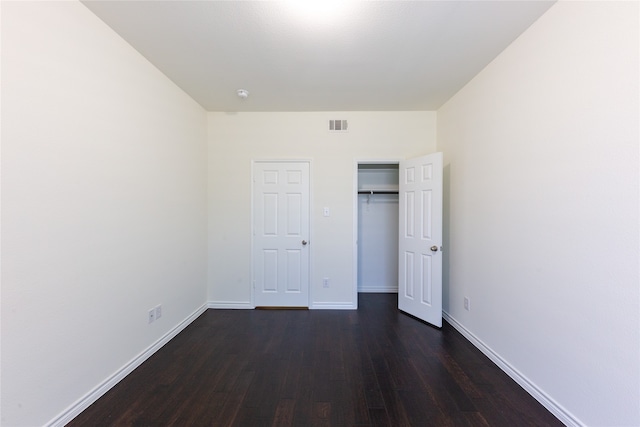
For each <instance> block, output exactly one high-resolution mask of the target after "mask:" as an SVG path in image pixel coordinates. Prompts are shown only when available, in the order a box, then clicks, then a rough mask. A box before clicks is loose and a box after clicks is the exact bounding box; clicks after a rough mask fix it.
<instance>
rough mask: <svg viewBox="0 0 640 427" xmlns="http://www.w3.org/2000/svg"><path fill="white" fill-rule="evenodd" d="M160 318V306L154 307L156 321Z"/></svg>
mask: <svg viewBox="0 0 640 427" xmlns="http://www.w3.org/2000/svg"><path fill="white" fill-rule="evenodd" d="M161 317H162V304H158V305H157V306H156V320H158V319H159V318H161Z"/></svg>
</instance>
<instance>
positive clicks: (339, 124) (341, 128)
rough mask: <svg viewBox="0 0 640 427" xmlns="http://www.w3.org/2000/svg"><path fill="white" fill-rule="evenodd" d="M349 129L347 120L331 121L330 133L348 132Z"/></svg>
mask: <svg viewBox="0 0 640 427" xmlns="http://www.w3.org/2000/svg"><path fill="white" fill-rule="evenodd" d="M348 128H349V124H348V123H347V121H346V120H329V132H346V131H347V129H348Z"/></svg>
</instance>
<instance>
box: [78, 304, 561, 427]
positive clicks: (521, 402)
mask: <svg viewBox="0 0 640 427" xmlns="http://www.w3.org/2000/svg"><path fill="white" fill-rule="evenodd" d="M396 301H397V295H395V294H360V300H359V307H360V308H359V309H358V310H357V311H355V310H354V311H333V310H331V311H329V310H327V311H325V310H309V311H306V310H208V311H207V312H205V313H204V314H203V315H202V316H200V317H199V318H198V319H197V320H196V321H195V322H193V323H192V324H191V325H190V326H189V327H187V328H186V329H185V330H184V331H183V332H182V333H180V334H179V335H178V336H177V337H175V338H174V339H173V340H172V341H171V342H169V343H168V344H167V345H165V346H164V347H163V348H162V349H160V350H159V351H158V352H157V353H156V354H154V355H153V356H152V357H151V358H149V360H147V361H146V362H145V363H144V364H142V365H141V366H140V367H138V368H137V369H136V370H135V371H134V372H132V373H131V374H130V375H129V376H127V377H126V378H125V379H123V380H122V381H121V382H120V383H119V384H117V385H116V386H115V387H114V388H113V389H111V390H110V391H109V392H108V393H106V394H105V395H104V396H103V397H102V398H100V399H99V400H98V401H97V402H95V403H94V404H93V405H91V406H90V407H89V408H88V409H87V410H85V411H84V412H83V413H82V414H80V415H79V416H78V417H76V418H75V419H74V420H73V421H72V422H71V423H70V424H69V426H169V425H175V426H289V425H292V426H394V427H395V426H561V425H562V423H561V422H560V421H558V420H557V419H556V418H555V417H554V416H553V415H552V414H551V413H549V412H548V411H547V410H546V409H545V408H544V407H542V406H541V405H540V404H539V403H538V402H537V401H536V400H535V399H533V398H532V397H531V396H530V395H529V394H527V393H526V392H525V391H524V390H523V389H522V388H521V387H520V386H518V385H517V384H516V383H515V382H514V381H513V380H511V379H510V378H509V377H508V376H507V375H506V374H504V373H503V372H502V371H500V369H498V368H497V367H496V366H495V365H494V364H493V363H492V362H491V361H490V360H489V359H488V358H487V357H485V356H484V355H483V354H482V353H480V351H478V350H477V349H476V348H475V347H473V346H472V345H471V344H470V343H469V342H468V341H467V340H466V339H465V338H464V337H462V336H461V335H460V334H459V333H458V332H457V331H456V330H454V329H453V328H452V327H451V326H450V325H448V324H447V323H445V324H444V326H443V328H442V329H436V328H433V327H430V326H428V325H426V324H424V323H422V322H420V321H418V320H416V319H414V318H412V317H409V316H406V315H404V314H402V313H400V312H398V310H397V307H396Z"/></svg>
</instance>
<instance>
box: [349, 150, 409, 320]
mask: <svg viewBox="0 0 640 427" xmlns="http://www.w3.org/2000/svg"><path fill="white" fill-rule="evenodd" d="M401 160H403V159H399V158H397V157H396V158H392V159H354V162H353V191H352V194H353V255H352V256H353V284H352V289H351V292H352V293H351V295H352V299H353V308H354V309H356V310H357V309H358V166H359V165H400V161H401Z"/></svg>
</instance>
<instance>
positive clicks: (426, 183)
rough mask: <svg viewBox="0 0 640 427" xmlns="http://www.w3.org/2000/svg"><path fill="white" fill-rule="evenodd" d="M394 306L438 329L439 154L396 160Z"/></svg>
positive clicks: (439, 315)
mask: <svg viewBox="0 0 640 427" xmlns="http://www.w3.org/2000/svg"><path fill="white" fill-rule="evenodd" d="M399 178H400V180H399V192H400V194H399V210H400V212H399V226H400V228H399V242H398V249H399V258H398V276H399V277H398V308H399V309H400V310H402V311H404V312H406V313H408V314H411V315H412V316H415V317H417V318H419V319H422V320H424V321H425V322H428V323H431V324H432V325H434V326H437V327H441V326H442V248H441V245H442V153H435V154H430V155H428V156H423V157H418V158H415V159H410V160H405V161H401V162H400V177H399Z"/></svg>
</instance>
